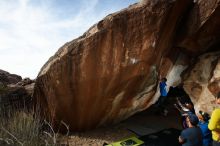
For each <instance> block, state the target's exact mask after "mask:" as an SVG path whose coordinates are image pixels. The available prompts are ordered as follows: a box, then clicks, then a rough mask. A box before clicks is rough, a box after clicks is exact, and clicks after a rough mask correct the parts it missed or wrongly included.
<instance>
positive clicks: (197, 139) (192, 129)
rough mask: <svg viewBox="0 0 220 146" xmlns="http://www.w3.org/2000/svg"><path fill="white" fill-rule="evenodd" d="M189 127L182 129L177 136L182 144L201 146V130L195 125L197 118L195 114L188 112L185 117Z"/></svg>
mask: <svg viewBox="0 0 220 146" xmlns="http://www.w3.org/2000/svg"><path fill="white" fill-rule="evenodd" d="M186 121H187V125H188V127H189V128H186V129H184V130H183V131H182V132H181V134H180V136H179V143H181V144H182V146H202V131H201V129H200V128H199V127H198V126H197V124H198V123H199V119H198V117H197V116H196V115H195V114H189V115H188V116H187V118H186Z"/></svg>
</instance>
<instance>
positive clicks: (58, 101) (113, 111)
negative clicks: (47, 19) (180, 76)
mask: <svg viewBox="0 0 220 146" xmlns="http://www.w3.org/2000/svg"><path fill="white" fill-rule="evenodd" d="M192 3H193V2H192V0H177V1H174V0H160V1H146V2H142V3H139V4H135V5H132V6H130V7H129V8H127V9H124V10H122V11H120V12H117V13H114V14H110V15H108V16H107V17H106V18H105V19H103V20H101V21H100V22H98V23H97V24H95V25H94V26H93V27H91V28H90V29H89V30H88V31H87V32H86V33H85V34H84V35H83V36H81V37H79V38H77V39H75V40H73V41H71V42H68V43H66V44H65V45H64V46H63V47H61V48H60V49H59V50H58V52H57V53H56V54H55V55H54V56H53V57H51V58H50V59H49V61H48V62H47V63H46V64H45V65H44V66H43V67H42V69H41V71H40V73H39V75H38V77H37V80H36V85H35V90H34V97H35V98H36V100H37V101H36V102H37V106H38V107H39V110H40V112H41V114H42V115H44V116H46V118H47V119H48V120H50V122H52V125H53V126H54V127H56V125H60V124H59V123H60V122H61V121H63V122H65V123H66V124H67V125H69V126H70V130H86V129H90V128H95V127H97V126H100V125H103V124H108V123H115V122H119V121H121V120H123V119H125V118H127V117H129V116H131V115H133V114H134V113H136V112H139V111H141V110H144V109H146V108H147V107H149V106H150V105H151V104H152V103H154V102H155V100H157V98H158V96H157V95H155V94H156V91H157V84H158V75H159V74H160V75H161V76H167V75H168V73H170V72H171V70H172V67H173V65H174V64H176V63H175V62H176V60H177V58H178V56H180V57H181V56H184V55H182V54H181V53H180V52H179V48H172V45H173V41H174V36H175V34H176V31H177V29H178V28H179V24H180V22H181V19H182V16H184V15H185V14H186V12H187V10H188V9H189V8H190V7H191V5H192ZM183 58H184V57H183ZM178 64H183V65H185V63H181V61H179V63H178ZM178 64H177V66H176V67H177V68H176V69H174V70H173V71H172V73H175V72H177V73H179V72H180V71H182V70H183V68H185V67H179V65H178ZM180 66H182V65H180ZM171 78H172V76H171ZM172 82H174V81H172Z"/></svg>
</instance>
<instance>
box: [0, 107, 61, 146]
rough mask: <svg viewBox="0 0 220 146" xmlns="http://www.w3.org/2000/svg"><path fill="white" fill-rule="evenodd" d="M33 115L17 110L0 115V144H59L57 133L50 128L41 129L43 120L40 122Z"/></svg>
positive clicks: (35, 145)
mask: <svg viewBox="0 0 220 146" xmlns="http://www.w3.org/2000/svg"><path fill="white" fill-rule="evenodd" d="M34 115H35V114H34V113H27V112H25V111H17V112H15V113H13V114H10V117H3V116H1V117H0V118H1V120H0V145H4V146H59V145H60V144H59V143H58V133H54V132H52V131H53V130H52V129H50V130H42V126H43V124H44V123H45V122H42V121H41V120H40V119H39V118H37V116H36V115H35V116H34ZM46 124H48V123H46ZM48 127H50V126H48ZM48 131H51V132H48ZM63 146H65V145H63Z"/></svg>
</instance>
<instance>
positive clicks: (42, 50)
mask: <svg viewBox="0 0 220 146" xmlns="http://www.w3.org/2000/svg"><path fill="white" fill-rule="evenodd" d="M136 2H138V0H0V69H3V70H6V71H8V72H10V73H14V74H18V75H21V76H22V77H30V78H32V79H34V78H35V77H37V74H38V72H39V71H40V68H41V67H42V66H43V64H44V63H45V62H46V61H47V60H48V59H49V57H51V56H52V55H54V53H55V52H56V51H57V50H58V48H59V47H61V46H62V45H63V44H64V43H65V42H68V41H71V40H73V39H74V38H77V37H78V36H80V35H82V34H83V33H84V32H85V31H86V30H87V29H88V28H89V27H91V26H92V25H93V24H95V23H97V22H98V21H99V20H101V19H102V18H104V17H105V16H106V15H108V14H110V13H113V12H116V11H118V10H121V9H123V8H126V7H128V6H129V5H131V4H134V3H136Z"/></svg>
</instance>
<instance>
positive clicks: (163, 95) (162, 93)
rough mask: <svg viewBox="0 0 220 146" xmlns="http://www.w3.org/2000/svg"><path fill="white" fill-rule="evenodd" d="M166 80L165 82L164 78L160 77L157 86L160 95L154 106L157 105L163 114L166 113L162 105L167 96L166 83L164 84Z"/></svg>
mask: <svg viewBox="0 0 220 146" xmlns="http://www.w3.org/2000/svg"><path fill="white" fill-rule="evenodd" d="M166 82H167V79H166V78H162V79H161V82H160V85H159V87H160V97H159V99H158V101H157V102H156V104H155V105H156V107H158V108H159V109H160V112H162V114H163V115H164V116H166V115H167V113H168V111H167V109H166V108H165V107H164V102H165V100H166V98H167V89H166V88H167V84H166Z"/></svg>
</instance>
